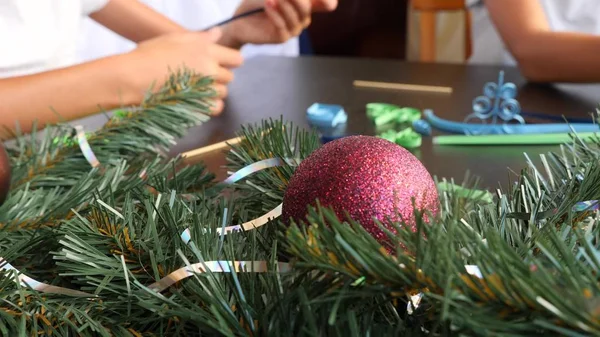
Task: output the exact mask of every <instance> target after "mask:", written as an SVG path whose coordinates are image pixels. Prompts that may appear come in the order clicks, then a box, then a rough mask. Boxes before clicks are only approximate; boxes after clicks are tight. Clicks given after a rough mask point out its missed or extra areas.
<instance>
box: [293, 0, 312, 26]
mask: <svg viewBox="0 0 600 337" xmlns="http://www.w3.org/2000/svg"><path fill="white" fill-rule="evenodd" d="M288 1H289V3H290V4H291V5H292V6H293V7H294V8H295V9H296V13H298V16H299V18H300V23H301V24H302V26H303V27H302V29H304V28H306V27H307V26H308V24H309V23H310V17H311V12H312V4H311V0H288Z"/></svg>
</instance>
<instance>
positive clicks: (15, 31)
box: [0, 0, 108, 78]
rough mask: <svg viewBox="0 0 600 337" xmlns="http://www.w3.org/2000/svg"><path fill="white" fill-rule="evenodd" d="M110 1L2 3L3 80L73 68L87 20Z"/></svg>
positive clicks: (10, 0) (0, 65)
mask: <svg viewBox="0 0 600 337" xmlns="http://www.w3.org/2000/svg"><path fill="white" fill-rule="evenodd" d="M107 2H108V0H41V1H40V0H0V45H1V46H2V50H1V51H0V78H6V77H12V76H22V75H28V74H33V73H37V72H41V71H47V70H52V69H57V68H61V67H65V66H70V65H73V64H74V63H76V62H77V59H78V55H77V39H78V35H79V30H80V29H81V24H82V22H83V19H84V18H85V17H86V16H87V15H89V14H90V13H93V12H94V11H96V10H98V9H100V8H102V7H103V6H104V5H105V4H106V3H107Z"/></svg>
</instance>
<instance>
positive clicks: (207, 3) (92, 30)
mask: <svg viewBox="0 0 600 337" xmlns="http://www.w3.org/2000/svg"><path fill="white" fill-rule="evenodd" d="M0 1H3V0H0ZM141 1H142V2H143V3H145V4H146V5H148V6H150V7H152V8H154V9H155V10H156V11H158V12H160V13H161V14H163V15H165V16H167V17H169V18H170V19H171V20H173V21H175V22H177V23H178V24H180V25H182V26H184V27H185V28H187V29H190V30H202V29H205V28H207V27H209V26H212V25H213V24H216V23H218V22H221V21H223V20H226V19H229V18H231V17H232V16H233V13H234V12H235V10H236V8H237V7H238V6H239V4H240V3H241V0H141ZM80 38H81V40H80V42H81V44H80V48H79V52H80V57H81V60H82V61H89V60H93V59H96V58H99V57H104V56H109V55H114V54H120V53H124V52H128V51H130V50H132V49H133V48H135V44H134V43H132V42H130V41H128V40H126V39H124V38H122V37H120V36H119V35H117V34H115V33H113V32H112V31H110V30H108V29H106V28H104V27H103V26H101V25H99V24H97V23H96V22H94V21H93V20H91V19H87V20H85V23H84V29H83V32H82V34H81V35H80ZM299 50H300V46H299V42H298V39H291V40H289V41H287V42H286V43H283V44H276V45H246V46H244V47H243V48H242V54H243V55H244V56H245V57H246V58H249V57H252V56H255V55H257V54H269V55H280V56H297V55H298V54H299Z"/></svg>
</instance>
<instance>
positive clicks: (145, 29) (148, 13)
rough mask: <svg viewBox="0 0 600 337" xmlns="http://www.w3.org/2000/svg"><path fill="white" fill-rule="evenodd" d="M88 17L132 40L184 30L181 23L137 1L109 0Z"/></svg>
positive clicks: (136, 40)
mask: <svg viewBox="0 0 600 337" xmlns="http://www.w3.org/2000/svg"><path fill="white" fill-rule="evenodd" d="M90 17H91V18H92V19H94V21H96V22H98V23H100V24H101V25H103V26H105V27H106V28H108V29H110V30H112V31H113V32H115V33H117V34H119V35H121V36H122V37H124V38H126V39H128V40H131V41H133V42H141V41H145V40H149V39H152V38H155V37H157V36H161V35H165V34H171V33H181V32H185V31H186V29H185V28H184V27H182V26H181V25H179V24H177V23H176V22H174V21H172V20H170V19H169V18H167V17H166V16H164V15H162V14H160V13H158V12H157V11H155V10H154V9H152V8H150V7H148V6H146V5H145V4H143V3H141V2H139V1H132V0H110V1H109V2H108V4H107V5H106V6H105V7H104V8H102V9H101V10H99V11H98V12H96V13H93V14H92V15H90Z"/></svg>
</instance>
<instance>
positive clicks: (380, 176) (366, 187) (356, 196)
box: [282, 136, 439, 244]
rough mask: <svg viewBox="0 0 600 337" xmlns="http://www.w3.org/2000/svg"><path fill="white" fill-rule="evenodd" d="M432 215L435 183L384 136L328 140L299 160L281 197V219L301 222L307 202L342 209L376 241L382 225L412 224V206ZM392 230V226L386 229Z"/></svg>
mask: <svg viewBox="0 0 600 337" xmlns="http://www.w3.org/2000/svg"><path fill="white" fill-rule="evenodd" d="M413 198H414V202H415V204H414V205H415V206H416V207H417V208H418V209H420V210H427V211H430V212H431V213H432V214H436V213H437V211H438V207H439V206H438V203H439V201H438V194H437V189H436V185H435V182H434V181H433V179H432V178H431V175H430V174H429V172H428V171H427V170H426V169H425V167H424V166H423V164H422V163H421V162H420V161H419V160H418V159H417V158H416V157H415V156H414V155H413V154H412V153H410V152H409V151H407V150H406V149H404V148H402V147H401V146H399V145H396V144H394V143H392V142H390V141H387V140H385V139H381V138H377V137H371V136H350V137H344V138H341V139H338V140H335V141H332V142H329V143H327V144H325V145H323V146H322V147H320V148H319V149H317V150H316V151H315V152H313V153H312V154H311V155H310V156H308V158H306V159H305V160H303V161H302V163H300V165H299V166H298V168H297V169H296V171H295V173H294V175H293V176H292V178H291V179H290V181H289V184H288V186H287V189H286V191H285V195H284V199H283V214H282V216H283V220H285V221H288V220H289V219H290V218H292V219H294V220H296V221H300V220H304V219H305V217H306V214H307V212H308V206H309V205H312V206H314V205H316V200H317V199H318V201H319V203H320V204H321V205H322V206H325V207H330V208H332V209H333V210H334V211H335V212H336V214H337V216H338V217H339V218H340V219H342V220H346V216H345V213H347V214H348V215H349V216H350V217H351V218H352V219H354V220H356V221H358V222H360V223H361V225H362V226H363V227H364V228H365V229H366V230H367V231H368V232H369V233H370V234H371V235H373V237H375V239H377V241H378V242H380V243H382V244H383V243H384V242H385V241H386V234H385V233H384V232H383V231H382V230H381V229H380V228H379V226H378V225H377V224H376V223H375V220H374V219H377V220H379V221H380V222H382V223H383V224H384V225H385V224H386V223H387V222H388V221H387V220H388V219H389V220H392V221H401V220H404V221H405V222H406V223H407V224H408V225H410V226H411V228H412V229H413V230H414V229H415V228H414V227H415V217H414V207H413ZM388 228H389V229H390V230H393V227H392V226H390V227H388Z"/></svg>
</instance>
